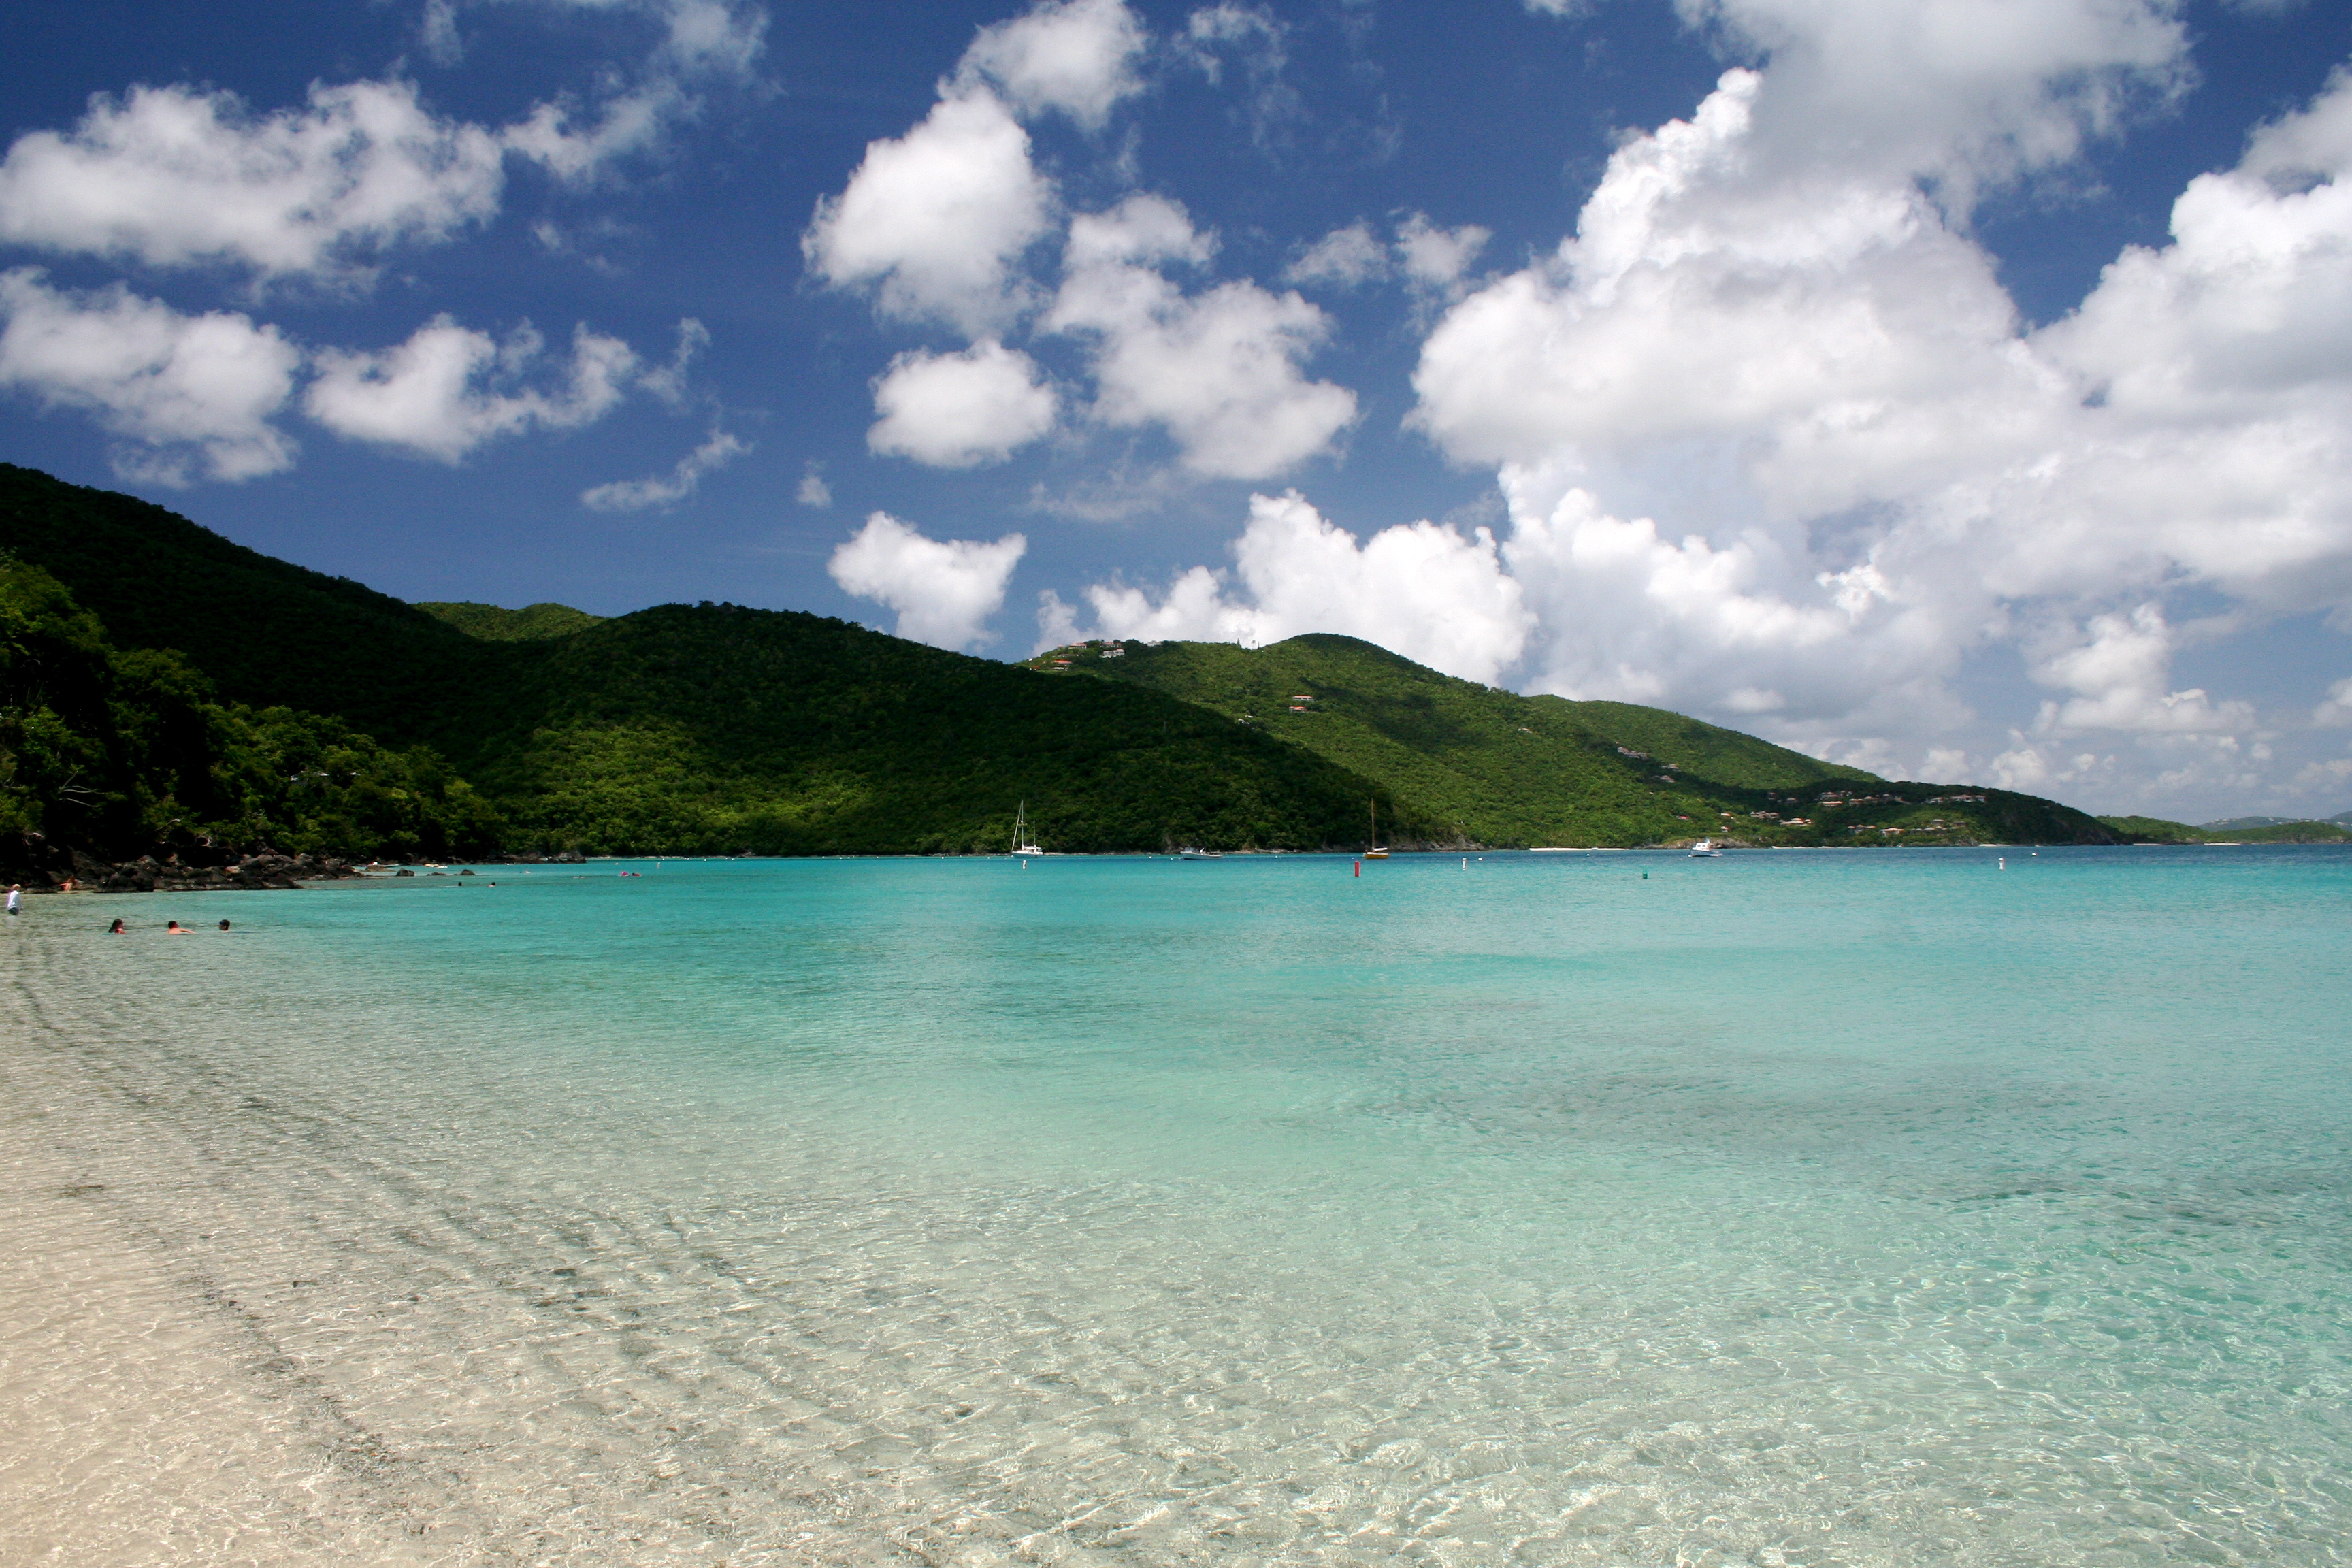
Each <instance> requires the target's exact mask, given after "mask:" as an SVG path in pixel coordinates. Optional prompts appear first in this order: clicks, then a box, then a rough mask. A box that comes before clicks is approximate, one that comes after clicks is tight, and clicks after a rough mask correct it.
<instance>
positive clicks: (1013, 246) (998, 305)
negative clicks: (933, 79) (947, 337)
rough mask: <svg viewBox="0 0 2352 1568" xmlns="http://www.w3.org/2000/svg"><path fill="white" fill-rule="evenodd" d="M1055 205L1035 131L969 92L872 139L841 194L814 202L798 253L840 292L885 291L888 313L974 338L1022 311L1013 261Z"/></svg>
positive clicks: (986, 96)
mask: <svg viewBox="0 0 2352 1568" xmlns="http://www.w3.org/2000/svg"><path fill="white" fill-rule="evenodd" d="M1053 209H1054V199H1053V190H1052V187H1051V186H1050V185H1049V184H1048V183H1047V182H1046V181H1045V178H1044V177H1043V176H1041V175H1040V174H1038V173H1037V171H1036V170H1035V168H1034V167H1033V166H1032V165H1031V163H1030V161H1029V135H1028V132H1025V131H1024V130H1022V129H1021V127H1020V125H1019V123H1018V122H1017V121H1014V120H1013V116H1012V114H1011V112H1010V111H1009V110H1006V108H1005V107H1004V105H1003V102H1002V101H1000V100H998V99H997V98H996V97H995V96H994V95H993V94H991V93H988V92H984V91H979V90H967V91H961V92H956V93H953V94H950V96H948V97H946V98H943V99H941V100H940V101H939V103H938V104H937V105H935V106H934V107H933V108H932V110H931V111H930V113H929V115H927V116H925V117H924V119H923V121H921V123H919V124H918V125H917V126H915V127H914V129H912V130H911V131H908V132H907V134H906V135H904V136H902V137H898V138H895V139H885V140H883V141H879V142H871V143H869V144H868V145H867V147H866V157H865V161H864V162H862V163H859V164H858V166H857V170H856V173H855V174H852V175H851V176H850V178H849V184H848V185H847V186H846V187H845V188H844V190H843V191H842V193H841V194H840V195H837V196H826V197H824V198H823V199H822V200H820V201H819V202H818V203H817V206H816V213H815V216H814V217H813V218H812V219H811V220H810V223H809V226H808V231H807V233H806V234H805V235H804V236H803V237H802V241H801V250H802V254H803V256H804V257H805V258H807V261H808V264H809V266H810V268H812V269H813V270H814V271H815V272H816V273H817V275H818V276H820V277H822V278H823V279H824V280H825V281H826V282H828V283H830V284H832V285H834V286H835V287H836V288H856V287H860V286H866V285H877V286H878V289H879V299H878V303H879V306H880V309H881V310H882V311H883V313H884V314H886V315H890V316H896V317H899V318H902V319H905V320H910V321H924V320H929V321H944V322H946V323H948V324H949V325H951V326H955V327H958V328H961V330H963V331H967V332H970V333H971V334H973V335H975V336H977V335H979V334H980V333H982V332H983V331H988V330H990V329H991V328H993V327H999V326H1002V325H1003V323H1005V322H1007V321H1011V320H1012V319H1013V317H1014V316H1015V315H1017V314H1018V313H1019V311H1020V310H1021V307H1022V304H1023V302H1024V287H1023V284H1022V281H1021V279H1019V278H1018V276H1017V274H1016V272H1015V270H1014V263H1015V262H1017V261H1018V260H1019V258H1020V257H1021V253H1022V252H1023V251H1024V250H1026V249H1027V248H1028V247H1029V246H1030V245H1031V244H1032V243H1033V242H1034V241H1035V240H1036V239H1037V238H1038V237H1041V236H1042V235H1044V234H1045V230H1046V227H1047V226H1048V223H1049V221H1050V219H1051V217H1052V214H1053Z"/></svg>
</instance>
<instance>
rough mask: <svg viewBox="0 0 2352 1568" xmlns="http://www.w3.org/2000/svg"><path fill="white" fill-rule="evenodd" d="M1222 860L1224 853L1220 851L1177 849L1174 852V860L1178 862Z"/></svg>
mask: <svg viewBox="0 0 2352 1568" xmlns="http://www.w3.org/2000/svg"><path fill="white" fill-rule="evenodd" d="M1176 858H1178V859H1179V860H1222V859H1223V858H1225V852H1224V851H1223V850H1222V849H1179V850H1178V851H1176Z"/></svg>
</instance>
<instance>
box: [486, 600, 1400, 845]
mask: <svg viewBox="0 0 2352 1568" xmlns="http://www.w3.org/2000/svg"><path fill="white" fill-rule="evenodd" d="M508 703H509V707H508V710H507V711H506V714H505V715H504V718H503V721H502V725H501V727H500V728H499V730H498V731H494V732H489V733H485V734H484V735H482V736H479V737H475V738H470V739H467V740H463V741H453V742H452V744H453V748H454V749H455V754H457V756H458V757H459V760H460V761H461V763H463V765H464V766H465V767H466V768H467V772H468V773H469V774H470V775H471V776H474V777H476V778H478V780H479V781H480V782H481V783H482V784H483V786H484V787H485V788H487V789H488V790H489V791H490V792H491V793H492V794H493V795H495V796H496V797H497V798H498V799H499V801H500V802H501V804H502V805H505V807H506V808H507V810H508V811H509V813H510V814H511V815H512V816H514V817H515V818H516V820H517V822H518V824H519V825H520V827H521V828H522V829H523V830H524V831H525V832H526V833H536V834H538V835H540V836H541V837H542V838H544V839H547V840H550V841H552V840H556V839H562V840H564V841H566V842H572V843H576V844H577V845H578V846H580V847H583V848H586V849H588V850H590V851H591V852H595V851H600V850H621V849H656V848H662V849H668V850H671V851H673V852H677V853H713V852H720V853H723V852H733V851H736V850H740V849H750V850H753V851H756V852H759V853H761V854H821V853H847V854H858V853H873V852H907V851H917V852H922V851H971V850H991V849H993V850H998V851H1002V850H1003V849H1004V848H1007V847H1010V844H1011V840H1012V836H1013V817H1014V815H1015V813H1016V812H1017V811H1018V809H1019V808H1020V806H1021V805H1022V804H1023V803H1024V801H1025V802H1026V803H1027V805H1028V809H1029V815H1030V819H1031V822H1032V824H1033V825H1034V826H1035V827H1036V831H1037V842H1039V843H1040V844H1043V845H1045V847H1048V848H1053V849H1070V850H1098V849H1114V848H1130V849H1132V848H1149V849H1159V848H1165V847H1171V846H1175V845H1181V844H1191V843H1200V844H1205V845H1216V846H1222V847H1234V848H1239V847H1251V846H1255V847H1261V848H1274V847H1286V848H1313V847H1319V846H1322V845H1325V844H1329V843H1340V842H1350V843H1352V842H1357V841H1360V838H1361V834H1360V832H1359V831H1357V830H1356V826H1355V825H1356V821H1357V816H1358V813H1359V812H1360V809H1361V808H1362V805H1363V803H1364V802H1365V801H1366V799H1367V798H1368V797H1369V796H1370V795H1372V794H1373V793H1375V792H1374V791H1373V790H1372V788H1371V787H1370V786H1369V785H1367V784H1364V783H1363V781H1361V780H1360V779H1358V778H1356V777H1354V776H1352V775H1350V774H1349V773H1346V772H1345V771H1344V770H1342V769H1340V768H1337V767H1334V766H1332V765H1331V764H1330V763H1327V762H1324V761H1323V760H1321V759H1319V758H1317V757H1314V756H1311V755H1309V754H1307V753H1305V752H1300V751H1298V750H1297V749H1296V748H1294V747H1291V746H1287V745H1285V744H1283V743H1282V742H1279V741H1276V740H1275V739H1273V738H1271V737H1268V736H1265V735H1263V734H1257V733H1254V732H1251V731H1246V730H1244V729H1242V728H1240V727H1238V726H1236V725H1233V724H1230V723H1227V722H1225V721H1223V720H1222V719H1219V718H1218V717H1216V716H1215V715H1213V714H1211V713H1206V712H1203V711H1202V710H1200V709H1197V708H1193V707H1191V706H1188V705H1186V704H1184V703H1181V702H1178V701H1175V700H1172V699H1170V698H1167V697H1164V696H1161V695H1160V694H1159V693H1157V692H1151V691H1145V690H1140V689H1117V688H1109V689H1107V688H1104V687H1101V686H1097V685H1094V684H1091V683H1089V684H1088V685H1087V686H1084V687H1074V686H1072V685H1070V684H1068V683H1066V682H1056V681H1050V680H1040V679H1037V678H1036V677H1035V676H1034V675H1032V674H1030V673H1028V672H1027V671H1025V670H1023V669H1019V668H1013V667H1010V666H1006V665H1003V664H998V663H995V662H993V661H992V660H988V659H980V658H966V657H964V656H962V655H961V654H952V653H943V652H941V651H940V650H939V649H937V648H931V647H923V646H922V645H920V644H919V643H910V642H904V641H901V640H900V639H898V638H897V637H884V636H882V635H880V634H879V633H876V632H870V631H867V630H866V629H865V628H863V627H860V626H852V625H850V624H849V623H847V622H845V621H839V620H833V619H827V618H824V617H821V616H805V615H795V614H791V613H786V612H779V611H770V610H751V609H744V608H741V607H740V606H736V605H700V606H688V605H664V606H661V607H659V608H656V609H651V610H645V611H641V612H639V613H637V614H635V615H633V616H621V617H619V618H617V619H615V620H612V621H609V622H607V623H605V624H604V625H603V626H595V627H593V628H591V629H589V630H587V631H584V632H581V633H578V634H576V635H574V636H572V637H565V638H562V640H560V641H552V642H541V643H533V644H525V645H518V657H517V658H516V660H515V662H514V664H513V666H512V667H511V675H510V684H509V694H508Z"/></svg>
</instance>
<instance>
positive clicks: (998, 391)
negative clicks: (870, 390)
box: [866, 338, 1055, 468]
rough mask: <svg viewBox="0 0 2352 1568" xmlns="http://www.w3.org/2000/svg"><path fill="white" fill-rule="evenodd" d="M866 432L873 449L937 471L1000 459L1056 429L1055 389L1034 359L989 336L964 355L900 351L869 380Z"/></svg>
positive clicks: (867, 440) (867, 439)
mask: <svg viewBox="0 0 2352 1568" xmlns="http://www.w3.org/2000/svg"><path fill="white" fill-rule="evenodd" d="M874 411H875V412H876V413H877V414H879V415H880V416H882V417H881V418H880V419H879V420H877V421H876V423H875V426H874V427H873V429H871V430H869V431H867V432H866V445H867V446H868V447H872V448H873V449H874V450H875V451H877V452H882V453H886V454H888V455H891V456H896V457H902V458H913V459H915V461H917V462H919V463H928V464H929V465H930V466H931V467H933V468H971V467H973V466H975V465H977V464H981V463H997V462H1003V460H1004V459H1005V458H1009V457H1011V456H1012V455H1013V451H1014V450H1015V449H1016V448H1018V447H1024V446H1027V445H1028V444H1029V443H1030V442H1032V441H1034V440H1035V439H1037V437H1040V436H1043V435H1045V433H1046V432H1047V431H1049V430H1051V429H1052V428H1053V427H1054V413H1055V399H1054V389H1053V388H1052V387H1051V386H1049V385H1047V384H1045V383H1044V382H1043V381H1042V380H1040V379H1039V376H1038V372H1037V363H1036V362H1035V361H1034V360H1033V359H1031V358H1030V357H1029V356H1028V355H1027V354H1024V353H1021V352H1020V351H1019V350H1018V349H1008V348H1006V347H1004V346H1003V344H1002V343H1000V342H997V341H996V340H995V339H993V338H987V339H983V340H982V341H981V342H977V343H975V344H973V345H972V346H971V348H970V349H968V350H966V351H965V352H964V353H957V354H931V353H903V354H900V355H899V356H898V358H897V359H895V360H892V361H891V362H890V368H889V370H888V371H887V373H886V374H883V375H882V376H881V377H880V378H879V379H878V380H877V381H876V382H875V384H874Z"/></svg>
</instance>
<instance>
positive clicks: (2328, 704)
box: [2311, 676, 2352, 730]
mask: <svg viewBox="0 0 2352 1568" xmlns="http://www.w3.org/2000/svg"><path fill="white" fill-rule="evenodd" d="M2311 721H2312V722H2313V723H2314V724H2316V725H2318V726H2319V727H2320V728H2321V729H2323V730H2338V729H2344V728H2347V727H2352V676H2347V677H2346V678H2345V679H2342V680H2339V681H2337V682H2336V684H2335V685H2333V686H2331V687H2329V688H2328V689H2327V696H2326V698H2325V699H2324V700H2321V702H2320V703H2319V705H2318V706H2317V707H2315V708H2314V709H2313V710H2311Z"/></svg>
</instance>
